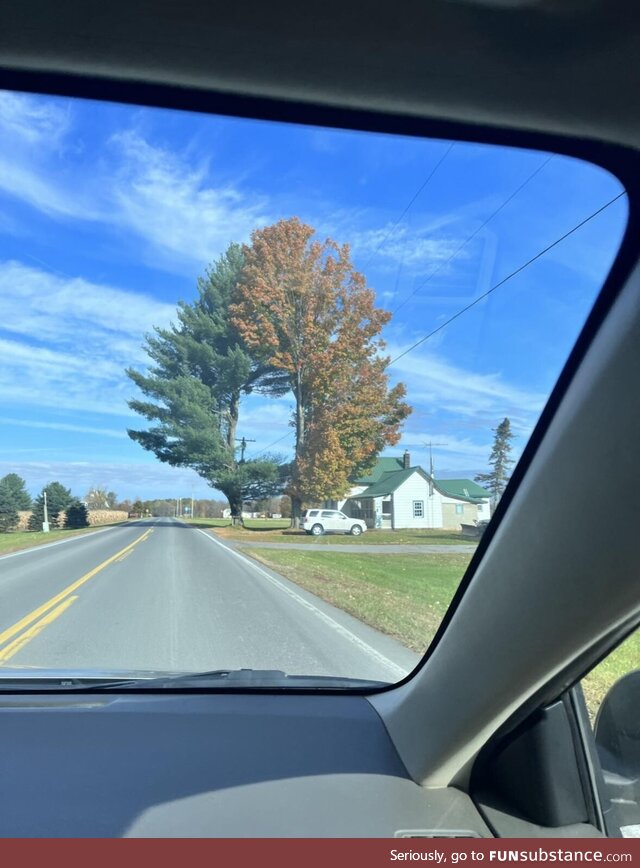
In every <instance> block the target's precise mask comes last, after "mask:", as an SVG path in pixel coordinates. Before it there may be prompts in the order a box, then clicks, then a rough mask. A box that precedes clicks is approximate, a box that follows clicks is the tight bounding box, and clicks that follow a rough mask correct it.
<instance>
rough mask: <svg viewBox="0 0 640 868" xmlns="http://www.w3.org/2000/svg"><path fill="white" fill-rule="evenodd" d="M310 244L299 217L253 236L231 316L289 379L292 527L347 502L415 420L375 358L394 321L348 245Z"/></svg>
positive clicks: (308, 229)
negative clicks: (330, 502) (318, 507)
mask: <svg viewBox="0 0 640 868" xmlns="http://www.w3.org/2000/svg"><path fill="white" fill-rule="evenodd" d="M314 236H315V231H314V229H313V228H312V227H311V226H307V225H305V224H304V223H302V222H301V221H300V220H299V219H298V218H296V217H294V218H291V219H289V220H281V221H279V222H278V223H275V224H274V225H272V226H267V227H265V228H263V229H258V230H256V231H255V232H254V233H253V235H252V236H251V245H250V246H247V247H245V249H244V255H245V263H244V269H243V272H242V275H241V278H240V281H239V283H238V285H237V288H236V293H235V299H234V304H233V305H232V307H231V309H230V312H231V318H232V322H233V324H234V326H235V327H236V328H237V330H238V332H239V333H240V334H241V336H242V338H243V340H244V341H245V343H246V345H247V347H249V348H250V349H251V351H252V352H254V353H256V354H258V355H259V356H261V357H262V359H263V360H264V362H265V363H266V364H268V365H270V366H273V367H274V368H275V369H277V370H280V371H282V372H283V373H285V374H286V375H287V377H288V380H289V384H290V387H291V391H292V392H293V395H294V399H295V415H294V419H293V425H294V427H295V433H296V443H295V461H294V467H293V474H292V479H291V484H290V489H289V490H290V494H291V500H292V518H293V520H294V523H297V522H298V521H299V518H300V515H301V511H302V505H303V503H304V501H305V500H311V501H319V500H323V499H326V498H331V499H336V498H339V497H342V496H344V494H346V492H347V491H348V489H349V479H351V478H353V477H354V476H355V475H357V474H358V473H359V472H361V471H363V470H366V469H367V468H368V467H370V466H371V465H372V464H373V462H374V461H375V458H376V456H377V455H378V453H379V452H380V451H381V450H382V449H383V448H384V447H385V446H386V445H392V444H395V443H397V442H398V440H399V438H400V427H401V424H402V422H403V420H404V419H405V418H406V417H407V416H408V415H409V413H410V412H411V409H410V407H409V405H408V404H407V403H406V402H405V401H404V396H405V388H404V386H403V385H402V384H398V385H396V386H394V387H393V388H389V382H388V377H387V374H386V373H385V368H386V365H387V363H388V359H386V358H383V357H381V356H380V351H381V350H382V349H383V348H384V342H383V341H382V339H381V337H380V333H381V331H382V329H383V327H384V326H385V325H386V323H387V322H388V321H389V319H390V317H391V314H390V313H388V312H387V311H384V310H382V309H381V308H377V307H376V306H375V295H374V292H373V290H372V289H370V288H369V287H367V285H366V281H365V279H364V276H363V275H362V274H360V273H359V272H357V271H356V270H355V269H354V267H353V265H352V262H351V256H350V251H349V246H348V245H346V244H345V245H338V244H337V243H336V242H335V241H332V240H331V239H326V240H325V241H322V242H321V241H319V240H318V239H317V238H315V237H314Z"/></svg>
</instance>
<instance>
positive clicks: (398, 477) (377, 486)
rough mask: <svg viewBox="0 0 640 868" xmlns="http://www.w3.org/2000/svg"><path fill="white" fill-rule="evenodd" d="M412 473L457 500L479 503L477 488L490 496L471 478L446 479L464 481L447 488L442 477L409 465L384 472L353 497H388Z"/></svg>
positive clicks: (446, 481) (484, 495) (483, 495)
mask: <svg viewBox="0 0 640 868" xmlns="http://www.w3.org/2000/svg"><path fill="white" fill-rule="evenodd" d="M412 473H419V474H420V476H422V478H423V479H424V480H425V481H426V482H431V483H432V484H433V487H434V488H435V490H436V491H439V492H440V494H444V495H445V496H447V497H453V498H455V499H456V500H464V501H466V502H467V503H476V504H477V503H478V501H479V500H480V499H481V497H480V495H478V494H477V493H475V492H476V490H477V491H481V492H482V498H485V497H489V494H488V493H487V492H486V491H485V490H484V489H483V488H480V486H479V485H476V484H475V483H473V482H471V480H469V479H454V480H449V479H447V480H444V483H448V482H451V481H453V482H455V483H464V485H461V486H460V488H459V490H458V489H457V487H456V486H451V487H450V488H446V487H445V485H444V484H443V481H442V480H440V479H431V480H430V479H429V475H428V474H427V473H425V472H424V470H423V469H422V467H418V466H416V467H408V468H407V469H406V470H392V471H386V472H385V473H383V474H382V476H380V478H379V479H378V480H377V481H376V482H373V483H372V484H371V485H370V486H369V487H368V488H365V490H364V491H363V492H362V494H355V495H353V497H354V499H356V500H357V499H359V498H361V497H387V496H388V495H390V494H393V492H394V491H395V490H396V489H397V488H399V487H400V486H401V485H402V483H403V482H404V481H405V480H407V479H408V478H409V477H410V476H411V474H412ZM469 486H472V487H473V489H474V494H471V493H470V492H471V489H470V488H469ZM454 489H455V493H454ZM465 489H466V491H468V492H469V494H466V493H465Z"/></svg>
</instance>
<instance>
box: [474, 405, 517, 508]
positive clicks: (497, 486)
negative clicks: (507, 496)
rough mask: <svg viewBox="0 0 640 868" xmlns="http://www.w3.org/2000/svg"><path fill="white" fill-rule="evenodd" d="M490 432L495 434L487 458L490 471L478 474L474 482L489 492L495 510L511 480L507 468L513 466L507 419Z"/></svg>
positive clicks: (509, 429)
mask: <svg viewBox="0 0 640 868" xmlns="http://www.w3.org/2000/svg"><path fill="white" fill-rule="evenodd" d="M492 430H493V432H494V434H495V436H494V438H493V448H492V450H491V455H490V456H489V464H490V465H491V468H492V469H491V470H490V471H489V473H479V474H478V475H477V476H476V482H479V483H480V484H481V485H483V486H484V487H485V488H486V489H487V490H488V491H490V492H491V506H492V508H494V509H495V507H496V504H497V503H498V501H499V500H500V498H501V497H502V494H503V492H504V490H505V488H506V487H507V482H509V479H510V478H511V474H510V472H509V468H510V466H511V465H512V464H513V459H512V458H510V457H509V456H510V454H511V441H512V440H513V432H512V430H511V422H510V421H509V419H503V420H502V422H501V423H500V424H499V425H498V427H497V428H493V429H492Z"/></svg>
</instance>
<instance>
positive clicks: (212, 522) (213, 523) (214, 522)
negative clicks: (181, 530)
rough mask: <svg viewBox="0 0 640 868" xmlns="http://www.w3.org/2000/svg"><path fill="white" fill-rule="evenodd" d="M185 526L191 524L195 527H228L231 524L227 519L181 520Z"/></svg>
mask: <svg viewBox="0 0 640 868" xmlns="http://www.w3.org/2000/svg"><path fill="white" fill-rule="evenodd" d="M182 521H185V522H186V523H187V524H193V525H195V526H196V527H230V526H231V522H230V521H229V519H228V518H183V519H182Z"/></svg>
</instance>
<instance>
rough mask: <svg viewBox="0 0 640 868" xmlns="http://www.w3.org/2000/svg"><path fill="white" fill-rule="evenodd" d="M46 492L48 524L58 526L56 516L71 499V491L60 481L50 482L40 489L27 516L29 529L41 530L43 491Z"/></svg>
mask: <svg viewBox="0 0 640 868" xmlns="http://www.w3.org/2000/svg"><path fill="white" fill-rule="evenodd" d="M45 491H46V493H47V514H48V516H49V526H50V527H58V526H59V522H58V516H59V515H60V513H61V512H62V511H63V510H64V509H66V508H67V506H68V505H69V504H70V503H71V501H72V500H73V498H72V496H71V492H70V490H69V489H68V488H65V487H64V485H62V484H61V483H60V482H50V483H49V484H48V485H45V487H44V488H43V489H42V491H41V492H40V494H39V495H38V497H37V498H36V499H35V501H34V504H33V510H32V512H31V516H30V518H29V530H42V524H43V522H44V493H45Z"/></svg>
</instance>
